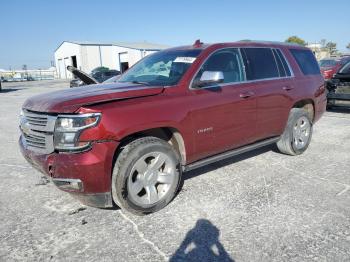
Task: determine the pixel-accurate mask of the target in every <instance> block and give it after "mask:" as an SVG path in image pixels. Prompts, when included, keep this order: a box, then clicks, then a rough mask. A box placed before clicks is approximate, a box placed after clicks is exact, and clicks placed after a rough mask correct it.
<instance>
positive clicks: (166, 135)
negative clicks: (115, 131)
mask: <svg viewBox="0 0 350 262" xmlns="http://www.w3.org/2000/svg"><path fill="white" fill-rule="evenodd" d="M146 136H153V137H157V138H159V139H162V140H164V141H166V142H168V143H169V144H170V145H171V146H172V147H173V148H174V149H175V150H176V151H177V153H178V154H179V156H180V160H181V164H182V165H185V164H186V146H185V141H184V138H183V136H182V134H181V132H180V131H179V130H178V129H177V128H174V127H169V126H164V127H155V128H149V129H145V130H139V131H135V132H132V133H130V134H128V135H126V136H125V137H123V138H122V139H121V140H120V144H119V146H118V148H117V150H116V155H115V159H116V158H117V157H118V155H119V153H120V151H121V150H122V149H123V147H124V146H125V145H126V144H128V143H130V142H131V141H133V140H135V139H137V138H140V137H146Z"/></svg>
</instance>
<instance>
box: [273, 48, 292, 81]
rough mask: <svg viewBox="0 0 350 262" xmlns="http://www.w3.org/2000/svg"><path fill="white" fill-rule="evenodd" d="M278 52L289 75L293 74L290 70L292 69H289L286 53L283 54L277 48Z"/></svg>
mask: <svg viewBox="0 0 350 262" xmlns="http://www.w3.org/2000/svg"><path fill="white" fill-rule="evenodd" d="M276 52H277V54H278V56H279V58H280V59H281V61H282V64H283V68H284V70H285V71H286V74H287V76H291V75H292V74H291V72H290V69H289V66H288V64H287V61H286V58H285V57H284V55H283V54H282V52H281V50H279V49H276Z"/></svg>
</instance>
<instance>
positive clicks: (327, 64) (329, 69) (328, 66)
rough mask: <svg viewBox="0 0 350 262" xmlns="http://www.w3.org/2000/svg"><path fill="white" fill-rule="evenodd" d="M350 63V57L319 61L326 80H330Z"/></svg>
mask: <svg viewBox="0 0 350 262" xmlns="http://www.w3.org/2000/svg"><path fill="white" fill-rule="evenodd" d="M349 61H350V56H344V57H334V58H333V57H331V58H325V59H322V60H320V61H319V65H320V69H321V73H322V75H323V77H324V79H325V80H329V79H331V78H332V77H333V75H334V74H335V73H336V72H337V71H338V70H339V69H340V68H341V67H342V66H343V65H345V64H346V63H347V62H349Z"/></svg>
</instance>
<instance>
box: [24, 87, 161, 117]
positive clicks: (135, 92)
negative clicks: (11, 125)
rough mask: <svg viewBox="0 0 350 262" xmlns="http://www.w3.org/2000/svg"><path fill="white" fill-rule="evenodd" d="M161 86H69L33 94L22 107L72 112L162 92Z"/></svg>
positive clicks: (55, 111)
mask: <svg viewBox="0 0 350 262" xmlns="http://www.w3.org/2000/svg"><path fill="white" fill-rule="evenodd" d="M163 89H164V88H163V87H162V86H146V85H140V84H132V83H111V84H98V85H89V86H82V87H76V88H70V89H67V90H62V91H55V92H50V93H45V94H41V95H37V96H33V97H31V98H29V99H27V100H26V101H25V102H24V104H23V109H27V110H31V111H36V112H48V113H74V112H75V111H77V110H78V109H79V108H80V107H82V106H86V105H93V104H96V103H103V102H109V101H115V100H121V99H128V98H136V97H145V96H152V95H157V94H160V93H162V91H163Z"/></svg>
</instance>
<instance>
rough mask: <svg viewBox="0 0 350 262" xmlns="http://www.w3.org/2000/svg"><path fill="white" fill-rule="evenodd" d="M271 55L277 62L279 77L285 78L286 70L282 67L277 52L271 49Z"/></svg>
mask: <svg viewBox="0 0 350 262" xmlns="http://www.w3.org/2000/svg"><path fill="white" fill-rule="evenodd" d="M272 51H273V54H274V56H275V59H276V62H277V67H278V72H279V74H280V77H285V76H286V75H287V73H286V70H285V69H284V67H283V64H282V60H281V58H280V57H279V55H278V54H277V50H276V49H273V50H272Z"/></svg>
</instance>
